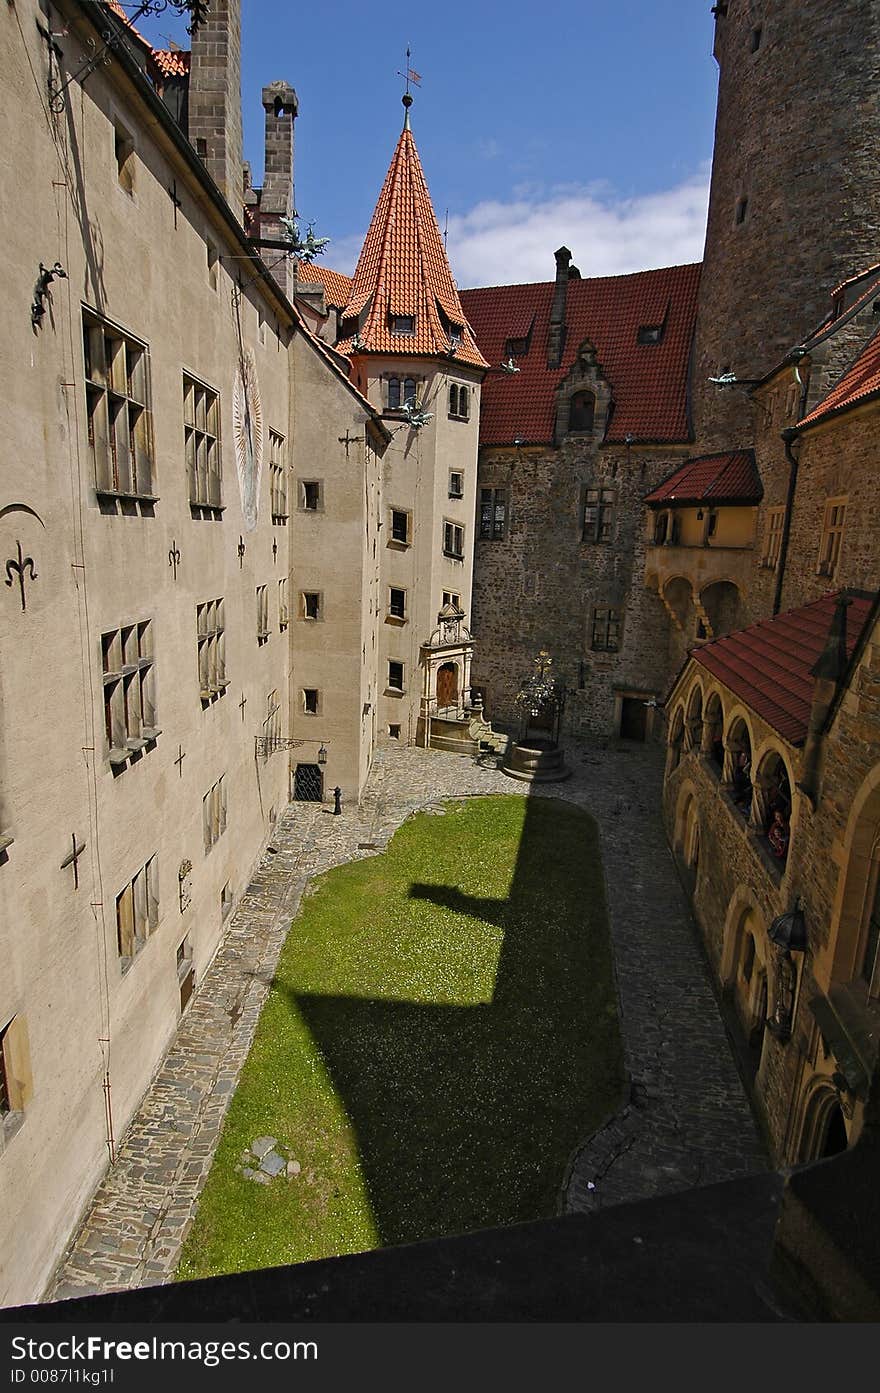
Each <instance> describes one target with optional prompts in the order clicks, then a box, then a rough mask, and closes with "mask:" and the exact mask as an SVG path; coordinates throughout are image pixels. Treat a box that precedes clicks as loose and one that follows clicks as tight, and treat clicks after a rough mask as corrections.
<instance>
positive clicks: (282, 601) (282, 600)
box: [278, 576, 290, 629]
mask: <svg viewBox="0 0 880 1393" xmlns="http://www.w3.org/2000/svg"><path fill="white" fill-rule="evenodd" d="M287 606H288V601H287V576H283V577H282V578H281V580H279V582H278V627H279V629H286V628H287V625H288V623H289V622H290V618H289V615H290V612H289V610H288V607H287Z"/></svg>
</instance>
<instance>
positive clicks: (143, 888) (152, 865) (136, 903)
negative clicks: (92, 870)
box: [116, 856, 159, 968]
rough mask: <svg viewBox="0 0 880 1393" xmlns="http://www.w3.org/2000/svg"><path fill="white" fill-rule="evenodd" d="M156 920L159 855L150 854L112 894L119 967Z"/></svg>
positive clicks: (156, 924) (131, 956)
mask: <svg viewBox="0 0 880 1393" xmlns="http://www.w3.org/2000/svg"><path fill="white" fill-rule="evenodd" d="M158 924H159V858H158V856H151V857H150V859H149V861H148V862H147V863H146V865H145V866H141V868H140V870H139V871H138V873H137V875H136V876H135V877H134V879H133V880H131V881H129V883H128V885H126V886H125V887H124V889H122V890H120V892H119V894H118V895H117V896H116V946H117V950H118V953H119V956H120V958H121V959H122V960H123V968H124V967H125V966H126V965H127V964H128V963H130V962H131V960H132V958H134V956H135V954H136V953H138V952H139V951H140V949H141V948H143V946H144V944H145V943H146V941H147V939H148V938H149V936H150V934H151V933H153V931H154V930H155V929H156V928H157V927H158Z"/></svg>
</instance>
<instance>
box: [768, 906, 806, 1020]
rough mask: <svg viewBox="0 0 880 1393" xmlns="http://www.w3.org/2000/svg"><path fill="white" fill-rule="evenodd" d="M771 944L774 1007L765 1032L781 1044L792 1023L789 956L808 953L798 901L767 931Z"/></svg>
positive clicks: (792, 970) (793, 981)
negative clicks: (774, 987)
mask: <svg viewBox="0 0 880 1393" xmlns="http://www.w3.org/2000/svg"><path fill="white" fill-rule="evenodd" d="M767 937H768V938H769V940H770V942H771V943H773V944H775V945H776V949H777V956H776V972H775V986H776V1005H775V1007H774V1010H773V1016H772V1018H771V1019H770V1020H769V1021H768V1022H767V1029H768V1030H769V1031H770V1032H771V1034H772V1035H775V1036H776V1038H777V1040H779V1041H780V1043H782V1044H784V1043H785V1041H786V1040H787V1039H788V1038H789V1036H790V1035H791V1026H792V1021H793V1019H794V998H795V990H796V988H797V968H796V967H795V965H794V960H793V958H792V956H791V955H792V953H804V952H806V949H807V921H806V919H805V918H804V912H803V910H802V909H801V902H800V898H797V899H796V900H795V902H794V906H793V907H792V908H791V909H789V910H787V911H786V913H785V914H779V915H777V916H776V918H775V919H774V920H773V922H772V923H771V925H770V927H769V929H768V930H767Z"/></svg>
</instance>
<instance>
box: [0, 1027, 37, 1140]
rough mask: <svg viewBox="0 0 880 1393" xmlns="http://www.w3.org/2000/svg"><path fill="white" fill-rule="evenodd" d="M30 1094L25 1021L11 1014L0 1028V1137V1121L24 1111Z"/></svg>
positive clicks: (29, 1060) (30, 1084)
mask: <svg viewBox="0 0 880 1393" xmlns="http://www.w3.org/2000/svg"><path fill="white" fill-rule="evenodd" d="M32 1095H33V1080H32V1078H31V1055H30V1046H29V1042H28V1033H27V1025H26V1022H25V1018H24V1016H13V1017H12V1020H11V1021H8V1022H7V1024H6V1025H5V1026H4V1027H3V1029H2V1030H0V1138H2V1134H3V1123H4V1121H5V1120H6V1119H7V1118H10V1119H12V1118H13V1117H14V1115H15V1114H16V1113H21V1112H24V1109H25V1106H26V1105H27V1103H29V1102H30V1099H31V1097H32ZM0 1144H2V1142H0Z"/></svg>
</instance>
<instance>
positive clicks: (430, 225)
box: [338, 123, 486, 368]
mask: <svg viewBox="0 0 880 1393" xmlns="http://www.w3.org/2000/svg"><path fill="white" fill-rule="evenodd" d="M343 309H344V313H343V318H344V319H347V318H352V319H353V318H355V317H357V316H362V317H363V322H362V323H361V325H360V329H359V334H360V343H361V345H362V346H363V349H364V350H366V351H367V352H371V353H395V354H407V355H409V354H416V355H419V354H430V355H432V356H433V355H437V354H440V355H443V356H446V355H447V354H448V353H449V349H450V331H451V330H454V331H455V332H457V333H460V335H461V338H460V342H459V343H458V345H457V348H456V351H455V355H454V357H452V356H451V355H450V357H451V361H453V362H457V363H467V364H469V365H470V366H472V367H478V368H483V367H485V366H486V362H485V360H484V358H483V356H482V354H481V353H480V350H479V349H478V348H477V345H476V343H475V341H474V336H473V333H472V332H471V328H470V326H469V324H468V323H467V320H466V319H465V314H464V310H463V309H462V305H461V301H460V299H459V298H458V291H457V289H456V287H455V282H454V281H453V279H452V272H451V271H450V269H449V262H448V261H447V259H446V252H445V251H444V249H443V240H442V238H441V236H440V229H439V227H438V226H437V219H436V218H435V216H434V209H433V207H432V206H431V198H430V195H429V193H428V186H427V184H426V183H425V176H424V173H423V171H422V166H421V162H420V160H419V155H418V151H417V150H416V143H415V141H414V140H413V135H412V131H411V130H410V128H409V124H408V123H407V124H406V125H405V126H404V128H403V131H402V132H401V135H400V140H399V141H398V142H397V149H396V150H395V151H394V156H393V158H392V160H391V166H390V168H389V170H388V174H387V175H386V177H385V183H384V184H383V185H382V192H381V193H380V194H379V201H378V203H377V204H376V208H375V211H374V213H373V219H372V222H371V223H370V227H369V230H368V232H367V236H366V240H365V241H364V245H363V248H362V250H361V254H360V258H359V260H358V264H357V266H356V268H355V273H354V277H353V279H352V286H351V294H350V295H349V298H348V301H347V303H346V305H345V306H344V307H343ZM409 315H412V316H413V317H414V319H415V333H414V334H405V335H404V334H400V333H392V328H391V319H392V316H409ZM354 332H355V331H354V328H353V327H352V328H351V329H350V331H349V332H348V336H347V338H344V339H343V340H342V341H341V342H340V343H339V344H338V347H339V349H340V351H341V352H343V353H351V352H352V351H353V348H352V343H353V339H354Z"/></svg>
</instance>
